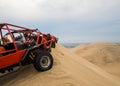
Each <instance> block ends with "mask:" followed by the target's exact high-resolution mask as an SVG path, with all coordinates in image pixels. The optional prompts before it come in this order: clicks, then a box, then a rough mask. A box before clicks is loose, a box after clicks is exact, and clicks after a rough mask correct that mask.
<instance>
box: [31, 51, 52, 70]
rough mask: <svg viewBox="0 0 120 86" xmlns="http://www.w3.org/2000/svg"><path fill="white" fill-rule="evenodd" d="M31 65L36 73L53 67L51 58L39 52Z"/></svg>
mask: <svg viewBox="0 0 120 86" xmlns="http://www.w3.org/2000/svg"><path fill="white" fill-rule="evenodd" d="M33 65H34V67H35V69H36V70H37V71H46V70H49V69H51V68H52V66H53V57H52V55H51V54H50V53H49V52H41V53H40V54H38V55H37V56H36V57H35V59H34V62H33Z"/></svg>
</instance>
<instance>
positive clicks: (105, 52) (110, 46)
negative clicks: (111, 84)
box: [72, 42, 120, 78]
mask: <svg viewBox="0 0 120 86" xmlns="http://www.w3.org/2000/svg"><path fill="white" fill-rule="evenodd" d="M72 51H73V52H74V53H75V54H77V55H79V57H83V58H85V59H87V60H88V61H90V62H91V63H93V64H95V65H98V66H99V67H101V68H102V69H104V70H106V71H107V72H109V73H111V74H112V75H115V76H117V77H119V78H120V45H119V44H115V43H103V42H101V43H100V42H99V43H93V44H88V45H85V44H82V45H79V46H77V47H75V48H73V49H72Z"/></svg>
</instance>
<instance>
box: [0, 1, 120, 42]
mask: <svg viewBox="0 0 120 86" xmlns="http://www.w3.org/2000/svg"><path fill="white" fill-rule="evenodd" d="M0 22H7V23H11V24H16V25H20V26H24V27H28V28H33V29H36V28H38V29H39V30H40V31H41V32H44V33H51V34H53V35H55V36H57V37H58V38H59V42H61V43H66V42H67V43H71V42H72V43H76V42H80V43H81V42H82V43H84V42H103V41H104V42H120V0H0Z"/></svg>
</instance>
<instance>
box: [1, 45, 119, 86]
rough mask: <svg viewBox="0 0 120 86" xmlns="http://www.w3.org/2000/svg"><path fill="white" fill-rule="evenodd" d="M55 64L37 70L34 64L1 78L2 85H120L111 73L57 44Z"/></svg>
mask: <svg viewBox="0 0 120 86" xmlns="http://www.w3.org/2000/svg"><path fill="white" fill-rule="evenodd" d="M52 55H53V56H54V60H55V62H54V66H53V68H52V69H51V70H49V71H46V72H37V71H36V70H35V69H34V68H33V67H32V65H29V66H26V67H24V68H23V69H21V70H20V71H19V72H16V73H13V74H11V75H9V76H6V77H3V78H1V79H0V86H120V82H119V81H118V80H117V79H115V78H114V76H112V75H111V74H109V73H107V72H105V71H103V70H102V69H101V68H99V67H97V66H96V65H94V64H92V63H90V62H89V61H87V60H85V59H83V58H81V57H79V56H78V55H76V54H74V53H73V52H71V51H70V50H69V49H67V48H64V47H63V46H61V45H57V47H56V49H53V50H52Z"/></svg>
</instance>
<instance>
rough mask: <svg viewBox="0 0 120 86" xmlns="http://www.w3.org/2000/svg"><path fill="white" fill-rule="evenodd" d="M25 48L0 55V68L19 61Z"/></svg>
mask: <svg viewBox="0 0 120 86" xmlns="http://www.w3.org/2000/svg"><path fill="white" fill-rule="evenodd" d="M24 52H25V50H21V51H17V52H16V53H12V54H8V55H6V56H2V57H0V69H2V68H5V67H7V66H10V65H13V64H16V63H19V62H20V60H21V58H22V55H23V54H24Z"/></svg>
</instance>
